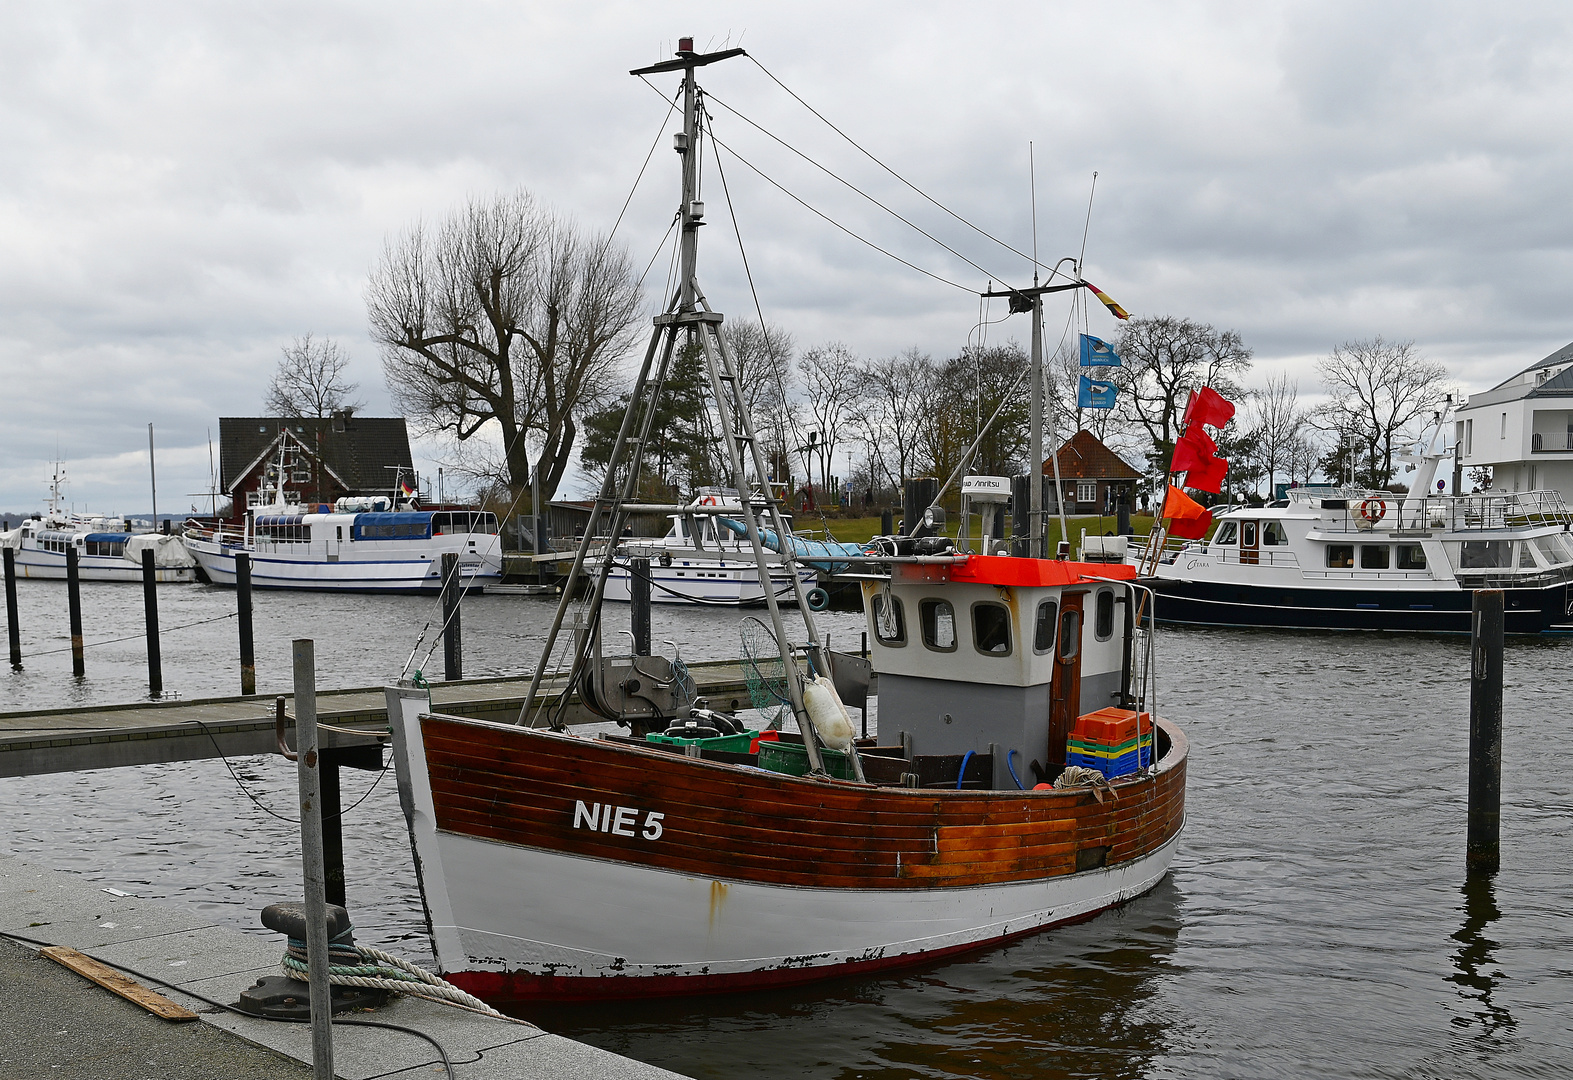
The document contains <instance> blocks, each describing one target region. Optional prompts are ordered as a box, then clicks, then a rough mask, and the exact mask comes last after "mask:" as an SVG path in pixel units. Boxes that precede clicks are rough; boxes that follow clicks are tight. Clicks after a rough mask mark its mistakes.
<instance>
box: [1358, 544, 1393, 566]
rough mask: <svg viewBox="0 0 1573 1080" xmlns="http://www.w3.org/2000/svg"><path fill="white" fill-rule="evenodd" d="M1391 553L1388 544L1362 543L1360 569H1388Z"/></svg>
mask: <svg viewBox="0 0 1573 1080" xmlns="http://www.w3.org/2000/svg"><path fill="white" fill-rule="evenodd" d="M1390 554H1391V552H1390V549H1389V548H1388V546H1387V545H1386V544H1361V545H1360V569H1362V570H1386V569H1387V565H1388V562H1389V556H1390Z"/></svg>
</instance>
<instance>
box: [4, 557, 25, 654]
mask: <svg viewBox="0 0 1573 1080" xmlns="http://www.w3.org/2000/svg"><path fill="white" fill-rule="evenodd" d="M5 625H6V631H7V633H8V634H9V636H10V638H11V666H12V667H14V668H19V667H21V666H22V616H21V613H20V612H18V611H17V610H16V552H14V551H12V550H11V549H10V548H6V549H5Z"/></svg>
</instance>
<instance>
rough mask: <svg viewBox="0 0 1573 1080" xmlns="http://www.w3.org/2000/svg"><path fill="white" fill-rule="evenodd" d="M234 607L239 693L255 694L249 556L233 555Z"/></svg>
mask: <svg viewBox="0 0 1573 1080" xmlns="http://www.w3.org/2000/svg"><path fill="white" fill-rule="evenodd" d="M235 606H236V607H237V608H238V609H239V616H240V617H239V622H240V692H241V693H242V694H248V695H249V694H255V693H256V692H257V657H256V652H255V649H254V647H253V645H252V640H251V556H250V555H247V554H246V553H245V552H243V551H242V552H238V553H237V554H236V555H235Z"/></svg>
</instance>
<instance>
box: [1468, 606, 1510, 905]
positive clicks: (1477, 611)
mask: <svg viewBox="0 0 1573 1080" xmlns="http://www.w3.org/2000/svg"><path fill="white" fill-rule="evenodd" d="M1473 615H1474V617H1473V620H1472V627H1473V632H1472V634H1471V639H1470V651H1471V657H1472V662H1471V665H1470V675H1469V835H1468V841H1467V847H1466V853H1465V865H1466V866H1467V867H1468V869H1469V871H1470V872H1471V873H1487V874H1494V873H1496V871H1497V868H1498V867H1499V866H1500V865H1501V862H1502V852H1501V839H1502V644H1503V632H1504V616H1503V593H1502V590H1501V589H1477V590H1476V591H1475V594H1474V613H1473Z"/></svg>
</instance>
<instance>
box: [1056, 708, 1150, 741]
mask: <svg viewBox="0 0 1573 1080" xmlns="http://www.w3.org/2000/svg"><path fill="white" fill-rule="evenodd" d="M1138 724H1139V726H1140V729H1141V732H1142V734H1144V735H1145V734H1150V733H1151V732H1152V714H1151V713H1142V714H1141V716H1140V718H1138V717H1137V715H1136V713H1135V711H1134V710H1132V709H1116V708H1114V707H1113V706H1110V707H1109V708H1107V709H1099V710H1098V711H1097V712H1090V713H1084V714H1082V715H1081V716H1078V717H1077V718H1076V726H1075V727H1073V728H1072V729H1071V734H1072V735H1073V736H1074V737H1075V738H1077V739H1080V740H1081V741H1082V742H1090V743H1101V744H1103V745H1104V746H1119V745H1120V744H1122V743H1128V742H1130V741H1131V740H1132V739H1134V738H1136V732H1137V728H1138Z"/></svg>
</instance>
